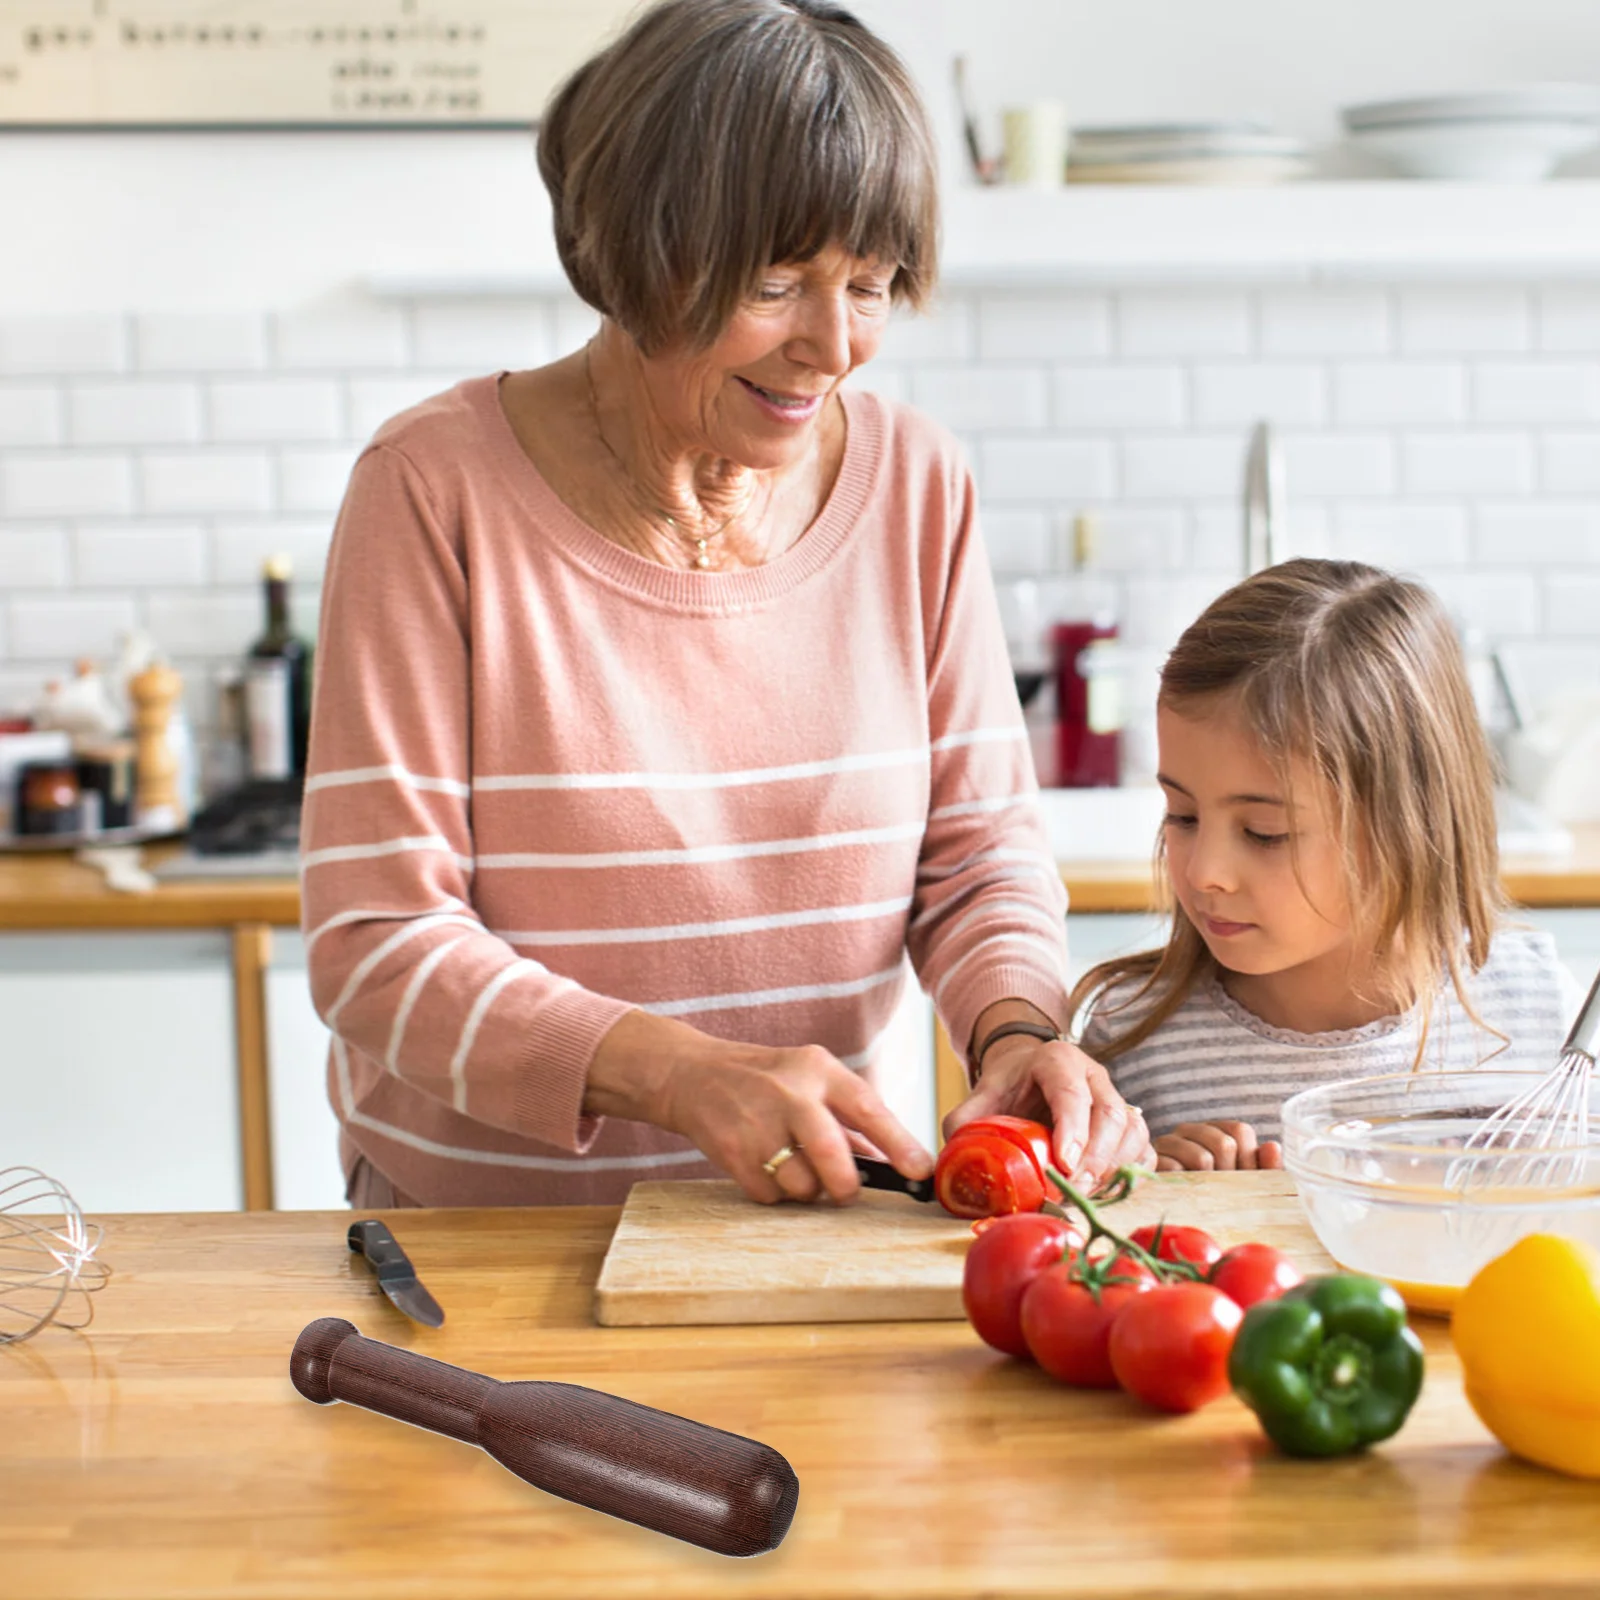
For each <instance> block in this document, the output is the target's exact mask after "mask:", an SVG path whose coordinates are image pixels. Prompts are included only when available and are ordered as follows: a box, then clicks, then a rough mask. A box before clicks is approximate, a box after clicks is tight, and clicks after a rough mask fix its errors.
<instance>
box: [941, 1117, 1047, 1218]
mask: <svg viewBox="0 0 1600 1600" xmlns="http://www.w3.org/2000/svg"><path fill="white" fill-rule="evenodd" d="M933 1192H934V1194H935V1195H937V1196H938V1199H939V1204H940V1205H942V1206H943V1207H944V1208H945V1210H946V1211H948V1212H949V1213H950V1215H951V1216H953V1217H998V1216H1003V1215H1005V1214H1006V1213H1008V1212H1012V1211H1037V1210H1038V1209H1039V1207H1040V1206H1041V1205H1043V1204H1044V1179H1043V1178H1042V1177H1040V1175H1039V1169H1038V1167H1037V1166H1035V1165H1034V1161H1033V1157H1032V1156H1031V1155H1025V1154H1024V1153H1023V1152H1022V1151H1021V1150H1020V1149H1019V1148H1018V1147H1017V1146H1016V1145H1015V1144H1013V1143H1012V1142H1011V1141H1010V1140H1009V1139H1005V1138H1002V1137H1001V1136H1000V1135H999V1134H994V1133H969V1132H968V1131H967V1130H966V1129H962V1131H961V1132H960V1133H959V1134H957V1135H956V1137H955V1138H953V1139H952V1140H951V1141H950V1142H949V1143H948V1144H947V1145H946V1146H945V1147H944V1149H942V1150H941V1151H940V1152H939V1159H938V1161H937V1162H935V1163H934V1168H933Z"/></svg>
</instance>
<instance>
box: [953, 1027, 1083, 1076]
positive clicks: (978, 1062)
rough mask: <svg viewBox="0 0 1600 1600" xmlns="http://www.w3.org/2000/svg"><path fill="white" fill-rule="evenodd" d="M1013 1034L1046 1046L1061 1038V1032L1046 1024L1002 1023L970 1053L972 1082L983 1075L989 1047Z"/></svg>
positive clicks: (985, 1036)
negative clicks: (984, 1061)
mask: <svg viewBox="0 0 1600 1600" xmlns="http://www.w3.org/2000/svg"><path fill="white" fill-rule="evenodd" d="M1014 1033H1024V1034H1027V1035H1028V1037H1029V1038H1031V1039H1042V1040H1043V1041H1044V1042H1045V1043H1046V1044H1054V1043H1055V1042H1056V1041H1057V1040H1058V1039H1060V1038H1061V1032H1060V1030H1059V1029H1057V1028H1052V1027H1051V1026H1050V1024H1049V1023H1047V1022H1023V1021H1017V1022H1002V1023H1001V1024H1000V1026H999V1027H998V1028H991V1029H990V1031H989V1032H988V1033H986V1034H985V1035H984V1038H983V1043H982V1044H980V1045H979V1046H978V1048H977V1049H976V1050H974V1051H973V1052H972V1081H973V1082H974V1083H976V1082H977V1081H978V1079H979V1078H980V1077H982V1075H983V1058H984V1056H985V1055H986V1054H987V1053H988V1049H989V1046H990V1045H992V1044H994V1043H995V1042H996V1041H997V1040H999V1039H1005V1038H1008V1037H1010V1035H1012V1034H1014Z"/></svg>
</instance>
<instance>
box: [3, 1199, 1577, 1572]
mask: <svg viewBox="0 0 1600 1600" xmlns="http://www.w3.org/2000/svg"><path fill="white" fill-rule="evenodd" d="M1215 1181H1216V1182H1218V1183H1226V1182H1228V1181H1230V1180H1229V1178H1228V1177H1226V1176H1223V1175H1218V1177H1217V1178H1216V1180H1215ZM616 1216H617V1213H616V1212H615V1211H614V1210H609V1209H607V1210H601V1209H578V1208H573V1209H563V1210H542V1211H531V1210H530V1211H520V1212H519V1211H487V1212H399V1213H390V1214H389V1221H390V1223H391V1225H392V1226H393V1227H394V1229H395V1231H396V1233H397V1234H398V1236H399V1238H400V1240H401V1242H402V1243H403V1244H404V1245H405V1246H406V1247H407V1248H408V1250H409V1252H410V1254H411V1257H412V1259H413V1261H414V1262H415V1263H416V1265H417V1269H418V1272H419V1274H420V1275H421V1277H422V1278H423V1279H424V1281H425V1282H426V1283H427V1285H428V1287H429V1288H430V1289H432V1291H433V1292H434V1294H435V1295H436V1296H437V1297H438V1298H439V1300H440V1301H441V1303H442V1304H443V1305H444V1307H445V1309H446V1312H447V1315H448V1318H449V1320H448V1321H447V1322H446V1323H445V1325H444V1327H443V1328H441V1329H439V1330H437V1331H434V1330H428V1329H424V1328H420V1327H418V1326H416V1325H414V1324H412V1323H409V1322H406V1321H405V1320H404V1319H403V1318H401V1317H400V1316H399V1315H398V1313H396V1312H394V1311H392V1310H391V1309H390V1308H389V1307H388V1306H387V1305H386V1304H385V1303H384V1302H383V1301H382V1300H381V1298H380V1297H379V1296H378V1294H377V1292H376V1290H375V1288H374V1286H373V1283H372V1280H371V1276H370V1272H369V1269H368V1268H367V1267H366V1266H365V1265H364V1264H363V1263H361V1262H359V1261H358V1260H357V1259H356V1258H355V1257H353V1256H351V1255H350V1254H349V1252H348V1250H347V1249H346V1247H345V1243H344V1231H345V1227H346V1224H347V1222H348V1220H349V1219H348V1214H347V1213H266V1214H258V1215H230V1216H182V1217H173V1216H138V1217H135V1216H130V1217H111V1218H106V1219H102V1220H104V1222H105V1224H106V1238H105V1242H104V1245H103V1247H102V1253H103V1256H104V1259H105V1260H106V1261H107V1262H108V1263H109V1264H110V1265H111V1266H112V1267H113V1269H114V1272H115V1275H114V1276H113V1278H112V1280H111V1282H110V1284H109V1285H108V1286H107V1287H106V1288H105V1289H104V1291H103V1292H102V1293H101V1294H100V1295H99V1297H98V1308H97V1315H96V1319H95V1322H94V1324H93V1327H92V1328H91V1329H90V1330H89V1331H88V1333H86V1334H83V1335H76V1334H72V1333H68V1332H66V1331H63V1330H59V1329H47V1330H46V1331H45V1332H43V1333H42V1334H40V1335H39V1336H38V1337H36V1338H35V1339H33V1340H32V1341H30V1342H29V1343H27V1344H22V1345H14V1346H11V1347H9V1348H5V1349H0V1590H3V1591H4V1592H5V1593H6V1594H14V1595H18V1596H21V1595H26V1596H28V1597H29V1600H67V1597H74V1600H77V1597H87V1596H94V1597H95V1600H157V1597H159V1600H186V1597H195V1596H213V1595H223V1594H227V1595H234V1596H248V1597H252V1600H273V1597H281V1600H306V1597H319V1600H320V1597H329V1600H333V1597H337V1600H362V1597H371V1600H409V1597H416V1600H422V1597H427V1600H436V1597H438V1596H449V1597H451V1600H455V1597H468V1600H471V1597H489V1596H510V1595H518V1596H551V1597H559V1600H583V1597H586V1596H600V1595H605V1596H628V1597H638V1600H644V1597H646V1596H650V1597H661V1600H706V1597H708V1596H716V1595H724V1594H725V1595H729V1596H746V1597H758V1596H765V1597H787V1600H868V1597H871V1600H896V1597H902V1596H904V1597H908V1600H909V1597H917V1600H954V1597H961V1596H978V1595H997V1594H1006V1595H1030V1596H1031V1595H1046V1594H1048V1595H1057V1596H1064V1595H1082V1596H1089V1595H1093V1596H1096V1597H1098V1600H1112V1597H1133V1596H1141V1597H1146V1600H1150V1597H1154V1596H1157V1595H1162V1596H1189V1597H1198V1596H1206V1597H1221V1596H1223V1595H1227V1596H1232V1597H1234V1600H1238V1597H1240V1596H1260V1597H1266V1596H1271V1597H1274V1600H1280V1597H1282V1596H1284V1595H1288V1594H1294V1595H1299V1596H1330V1595H1356V1594H1359V1595H1362V1596H1364V1597H1372V1600H1377V1597H1383V1596H1391V1597H1397V1596H1430V1597H1435V1600H1443V1597H1445V1596H1451V1597H1456V1596H1463V1595H1466V1596H1484V1597H1487V1596H1491V1595H1493V1596H1496V1597H1499V1596H1505V1595H1515V1596H1517V1597H1519V1600H1526V1597H1531V1596H1547V1595H1567V1596H1578V1595H1585V1596H1590V1597H1592V1596H1593V1595H1594V1594H1595V1592H1596V1584H1597V1579H1600V1484H1596V1483H1592V1482H1589V1483H1585V1482H1580V1481H1578V1480H1575V1479H1567V1478H1562V1477H1558V1476H1555V1475H1553V1474H1550V1473H1546V1472H1543V1471H1541V1470H1539V1469H1537V1468H1534V1467H1530V1466H1525V1465H1523V1464H1521V1463H1518V1462H1516V1461H1514V1460H1511V1459H1510V1458H1508V1457H1506V1456H1505V1455H1503V1454H1502V1453H1501V1451H1500V1450H1499V1448H1498V1447H1497V1446H1496V1445H1495V1444H1494V1442H1493V1441H1492V1440H1491V1439H1490V1438H1489V1436H1488V1434H1487V1433H1485V1431H1484V1430H1483V1428H1482V1427H1481V1426H1479V1424H1478V1423H1477V1422H1476V1420H1475V1419H1474V1418H1473V1417H1472V1415H1471V1413H1470V1411H1469V1410H1468V1408H1467V1406H1466V1402H1465V1400H1464V1399H1463V1397H1462V1394H1461V1389H1460V1379H1459V1373H1458V1369H1457V1366H1456V1362H1455V1359H1454V1357H1453V1355H1452V1353H1451V1351H1450V1348H1449V1342H1448V1337H1447V1334H1446V1332H1445V1330H1444V1328H1443V1325H1441V1324H1427V1325H1425V1326H1424V1327H1423V1328H1422V1333H1423V1338H1424V1341H1425V1343H1426V1345H1427V1348H1428V1378H1427V1383H1426V1386H1425V1388H1424V1392H1423V1395H1422V1398H1421V1400H1420V1401H1419V1403H1418V1405H1417V1408H1416V1410H1415V1411H1414V1412H1413V1414H1412V1416H1411V1418H1410V1420H1409V1421H1408V1423H1407V1425H1406V1427H1405V1429H1404V1430H1403V1431H1402V1432H1401V1433H1400V1434H1399V1435H1398V1436H1397V1437H1396V1438H1395V1439H1394V1440H1392V1441H1390V1442H1389V1443H1388V1444H1386V1445H1384V1446H1382V1447H1381V1448H1379V1449H1377V1450H1375V1451H1373V1452H1371V1453H1370V1454H1367V1455H1365V1456H1359V1457H1350V1458H1346V1459H1343V1460H1338V1461H1333V1462H1326V1463H1311V1462H1296V1461H1289V1460H1287V1459H1285V1458H1283V1457H1280V1456H1278V1455H1277V1454H1276V1453H1275V1452H1274V1451H1273V1450H1272V1449H1271V1447H1270V1446H1268V1445H1267V1444H1266V1443H1265V1441H1264V1440H1263V1439H1262V1438H1261V1436H1260V1434H1259V1432H1258V1430H1257V1428H1256V1425H1255V1422H1254V1419H1252V1418H1251V1417H1250V1416H1249V1414H1248V1413H1247V1412H1246V1411H1245V1410H1244V1409H1243V1407H1241V1406H1240V1405H1239V1404H1238V1403H1237V1402H1235V1401H1233V1400H1232V1399H1228V1400H1224V1401H1220V1402H1218V1403H1217V1404H1215V1405H1213V1406H1211V1407H1208V1408H1207V1409H1206V1410H1204V1411H1201V1412H1199V1413H1197V1414H1195V1415H1194V1416H1190V1417H1182V1418H1167V1417H1160V1416H1157V1415H1155V1414H1153V1413H1150V1412H1146V1411H1144V1410H1142V1409H1141V1408H1139V1407H1137V1406H1136V1405H1135V1404H1134V1403H1133V1402H1132V1401H1130V1400H1128V1399H1127V1398H1126V1397H1123V1396H1120V1395H1116V1394H1090V1393H1081V1392H1077V1391H1073V1390H1069V1389H1066V1388H1063V1387H1060V1386H1058V1385H1056V1384H1054V1383H1052V1382H1051V1381H1050V1380H1049V1379H1047V1378H1045V1377H1044V1376H1043V1375H1042V1374H1041V1373H1039V1372H1038V1371H1037V1369H1033V1368H1030V1367H1026V1366H1022V1365H1020V1364H1018V1363H1015V1362H1011V1361H1007V1360H1005V1359H1004V1358H1002V1357H1000V1356H998V1355H996V1354H995V1353H994V1352H992V1351H990V1350H988V1349H987V1348H986V1347H985V1346H983V1345H982V1344H980V1343H979V1341H978V1339H977V1338H976V1336H975V1335H974V1334H973V1333H972V1332H971V1331H970V1329H968V1328H967V1327H966V1326H965V1324H963V1323H957V1322H943V1323H862V1324H834V1325H797V1326H788V1327H785V1326H768V1327H748V1328H705V1327H700V1328H689V1329H664V1328H663V1329H645V1328H598V1327H595V1326H594V1325H593V1323H592V1321H591V1297H592V1293H593V1288H594V1282H595V1278H596V1274H597V1272H598V1269H599V1265H600V1260H601V1257H602V1255H603V1253H604V1250H605V1246H606V1243H607V1240H608V1239H609V1237H610V1234H611V1230H612V1227H613V1225H614V1223H615V1220H616ZM326 1315H334V1316H344V1317H348V1318H349V1319H350V1320H351V1321H353V1322H354V1323H355V1324H356V1326H357V1327H358V1328H360V1329H361V1331H362V1332H363V1333H366V1334H369V1335H371V1336H373V1337H376V1338H381V1339H384V1340H387V1341H389V1342H391V1343H395V1344H401V1345H406V1346H410V1347H413V1348H415V1349H417V1350H420V1351H422V1352H424V1353H427V1354H430V1355H435V1356H438V1357H440V1358H441V1359H443V1360H447V1361H452V1362H456V1363H458V1364H460V1365H462V1366H467V1367H472V1368H475V1369H477V1370H479V1371H483V1372H486V1373H489V1374H490V1375H492V1376H495V1377H499V1378H516V1377H525V1378H552V1379H559V1380H562V1381H566V1382H571V1383H579V1384H586V1385H589V1386H592V1387H595V1388H599V1389H605V1390H609V1391H612V1392H615V1393H618V1394H622V1395H625V1396H627V1397H629V1398H631V1399H634V1400H638V1401H642V1402H644V1403H645V1404H648V1405H653V1406H658V1407H661V1408H663V1409H666V1410H670V1411H677V1412H681V1413H683V1414H685V1415H688V1416H691V1417H694V1418H697V1419H698V1420H700V1421H703V1422H707V1423H711V1424H713V1425H715V1426H718V1427H721V1428H726V1429H730V1430H732V1431H734V1432H737V1433H743V1434H748V1435H751V1436H753V1437H755V1438H757V1439H760V1440H762V1441H764V1442H766V1443H768V1444H771V1445H772V1446H774V1447H775V1448H776V1449H778V1450H780V1451H781V1452H782V1453H783V1454H784V1455H785V1456H787V1457H788V1459H789V1460H790V1462H791V1463H792V1464H793V1466H794V1468H795V1470H796V1472H797V1473H798V1475H799V1478H800V1486H801V1488H800V1504H799V1509H798V1512H797V1514H796V1517H795V1521H794V1525H793V1527H792V1529H791V1531H790V1533H789V1536H788V1539H787V1540H786V1541H785V1543H784V1544H783V1545H782V1546H781V1547H780V1548H779V1549H778V1550H777V1551H775V1552H773V1553H771V1554H769V1555H765V1556H759V1557H756V1558H754V1559H752V1560H748V1561H732V1560H728V1559H725V1558H722V1557H718V1556H714V1555H710V1554H708V1553H706V1552H703V1551H700V1550H697V1549H695V1548H693V1547H690V1546H687V1545H683V1544H680V1543H677V1542H675V1541H673V1540H670V1539H667V1538H664V1537H662V1536H660V1535H657V1534H652V1533H648V1532H646V1531H644V1530H642V1529H638V1528H634V1527H632V1526H630V1525H628V1524H624V1523H619V1522H616V1521H613V1520H612V1519H609V1518H606V1517H602V1516H600V1515H599V1514H598V1513H595V1512H591V1511H587V1510H584V1509H582V1508H580V1507H577V1506H573V1505H571V1504H569V1503H567V1502H565V1501H562V1500H559V1499H556V1498H553V1497H551V1496H549V1495H545V1494H542V1493H540V1492H539V1491H538V1490H536V1489H533V1488H532V1487H530V1486H529V1485H527V1484H525V1483H523V1482H522V1481H520V1480H519V1479H517V1478H515V1477H513V1476H512V1475H511V1474H510V1473H508V1472H506V1471H505V1470H504V1469H503V1468H501V1467H499V1466H498V1465H496V1464H495V1463H494V1462H493V1461H492V1460H490V1459H489V1458H488V1457H487V1456H485V1455H484V1454H482V1453H481V1452H479V1451H476V1450H473V1449H471V1448H469V1447H467V1446H465V1445H462V1444H458V1443H455V1442H453V1441H451V1440H449V1439H445V1438H441V1437H439V1436H436V1435H434V1434H430V1433H427V1432H424V1431H421V1430H418V1429H413V1428H409V1427H406V1426H403V1425H402V1424H399V1423H396V1422H393V1421H390V1420H388V1419H385V1418H382V1417H379V1416H376V1415H373V1414H371V1413H369V1412H365V1411H362V1410H359V1409H356V1408H353V1407H349V1406H342V1405H334V1406H330V1407H327V1408H319V1407H316V1406H313V1405H311V1404H309V1403H308V1402H307V1401H305V1400H303V1399H301V1398H300V1396H299V1395H297V1394H296V1393H295V1391H294V1390H293V1389H292V1388H291V1386H290V1383H289V1378H288V1357H289V1351H290V1348H291V1347H292V1345H293V1342H294V1339H295V1337H296V1335H297V1334H298V1332H299V1331H300V1329H301V1328H302V1327H303V1326H304V1325H305V1324H306V1323H307V1322H309V1321H311V1320H312V1319H313V1318H316V1317H319V1316H326Z"/></svg>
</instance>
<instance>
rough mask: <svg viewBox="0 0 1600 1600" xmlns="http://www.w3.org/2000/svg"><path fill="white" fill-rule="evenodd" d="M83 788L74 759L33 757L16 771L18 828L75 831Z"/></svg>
mask: <svg viewBox="0 0 1600 1600" xmlns="http://www.w3.org/2000/svg"><path fill="white" fill-rule="evenodd" d="M82 823H83V790H82V788H81V786H80V785H79V783H78V767H77V763H76V762H75V761H30V762H29V763H28V764H27V765H26V766H24V767H23V768H22V769H21V771H20V772H19V773H18V774H17V832H18V833H20V834H33V835H37V834H52V833H76V832H77V831H78V829H79V828H80V827H81V826H82Z"/></svg>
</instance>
